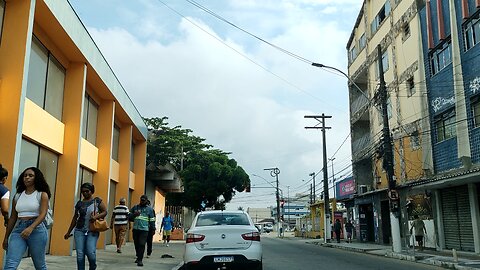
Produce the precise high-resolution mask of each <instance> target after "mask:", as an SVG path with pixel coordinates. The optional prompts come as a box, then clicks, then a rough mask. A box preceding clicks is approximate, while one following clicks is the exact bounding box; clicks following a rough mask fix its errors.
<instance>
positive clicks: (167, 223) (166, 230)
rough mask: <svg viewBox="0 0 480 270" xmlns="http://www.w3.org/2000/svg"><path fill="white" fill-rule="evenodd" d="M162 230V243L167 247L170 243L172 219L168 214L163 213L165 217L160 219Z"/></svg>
mask: <svg viewBox="0 0 480 270" xmlns="http://www.w3.org/2000/svg"><path fill="white" fill-rule="evenodd" d="M162 228H163V243H164V244H165V245H166V246H167V247H168V243H170V235H171V234H172V231H173V219H172V217H171V216H170V213H169V212H166V213H165V216H164V217H163V219H162V225H161V227H160V230H161V229H162Z"/></svg>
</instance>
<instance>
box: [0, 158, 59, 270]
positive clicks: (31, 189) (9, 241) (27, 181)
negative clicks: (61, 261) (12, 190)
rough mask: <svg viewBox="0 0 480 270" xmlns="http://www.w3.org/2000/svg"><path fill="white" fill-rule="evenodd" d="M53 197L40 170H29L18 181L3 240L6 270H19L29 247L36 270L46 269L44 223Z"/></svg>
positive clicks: (45, 231) (45, 229)
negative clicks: (49, 202)
mask: <svg viewBox="0 0 480 270" xmlns="http://www.w3.org/2000/svg"><path fill="white" fill-rule="evenodd" d="M50 196H51V193H50V187H49V186H48V183H47V181H46V180H45V177H44V176H43V173H42V172H41V171H40V170H39V169H38V168H36V167H30V168H27V169H25V170H24V171H23V172H22V173H21V174H20V176H19V177H18V181H17V193H16V194H15V196H14V198H13V203H12V214H11V216H10V219H9V220H8V226H7V230H6V232H5V238H4V240H3V249H5V250H6V251H7V256H6V258H5V266H4V268H3V269H4V270H11V269H17V267H18V265H19V264H20V261H21V259H22V257H23V254H24V253H25V251H26V250H27V247H28V248H29V250H30V254H31V256H32V261H33V264H34V266H35V269H47V264H46V262H45V249H46V246H47V228H46V226H45V223H44V222H43V221H44V220H45V216H46V215H47V211H48V201H49V199H50Z"/></svg>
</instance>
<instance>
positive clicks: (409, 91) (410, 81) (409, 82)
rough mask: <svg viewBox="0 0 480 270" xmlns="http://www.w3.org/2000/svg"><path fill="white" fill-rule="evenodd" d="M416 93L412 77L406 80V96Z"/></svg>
mask: <svg viewBox="0 0 480 270" xmlns="http://www.w3.org/2000/svg"><path fill="white" fill-rule="evenodd" d="M415 93H416V89H415V82H414V80H413V77H411V78H410V79H408V80H407V96H408V97H411V96H413V95H414V94H415Z"/></svg>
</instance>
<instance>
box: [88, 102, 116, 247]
mask: <svg viewBox="0 0 480 270" xmlns="http://www.w3.org/2000/svg"><path fill="white" fill-rule="evenodd" d="M114 115H115V102H114V101H112V100H102V102H101V103H100V106H99V107H98V120H97V148H98V168H97V172H96V173H95V174H94V175H93V184H94V185H95V194H94V196H96V197H100V198H102V200H103V202H104V203H105V206H107V205H108V191H109V185H110V166H111V161H112V141H113V123H114ZM97 248H100V249H103V248H105V234H104V233H101V234H100V238H99V241H98V243H97Z"/></svg>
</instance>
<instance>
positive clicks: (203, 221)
mask: <svg viewBox="0 0 480 270" xmlns="http://www.w3.org/2000/svg"><path fill="white" fill-rule="evenodd" d="M216 225H250V222H249V221H248V217H247V215H245V214H241V213H238V214H237V213H234V214H223V213H212V214H202V215H200V216H198V219H197V225H196V226H199V227H201V226H216Z"/></svg>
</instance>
